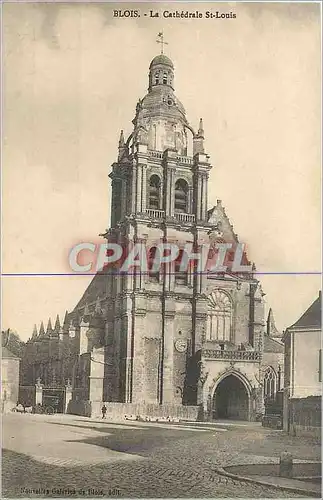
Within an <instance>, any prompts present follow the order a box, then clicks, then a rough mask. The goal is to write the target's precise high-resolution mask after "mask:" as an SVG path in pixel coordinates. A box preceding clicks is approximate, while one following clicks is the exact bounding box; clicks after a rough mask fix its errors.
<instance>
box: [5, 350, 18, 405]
mask: <svg viewBox="0 0 323 500" xmlns="http://www.w3.org/2000/svg"><path fill="white" fill-rule="evenodd" d="M19 368H20V359H19V358H18V357H17V356H16V355H15V354H13V353H12V352H11V351H9V349H8V348H7V347H2V352H1V410H2V412H8V411H10V410H11V409H12V408H14V407H15V406H16V405H17V403H18V393H19Z"/></svg>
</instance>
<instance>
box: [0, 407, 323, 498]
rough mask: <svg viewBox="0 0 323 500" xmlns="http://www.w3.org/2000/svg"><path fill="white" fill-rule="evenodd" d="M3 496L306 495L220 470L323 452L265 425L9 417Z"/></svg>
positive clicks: (5, 423)
mask: <svg viewBox="0 0 323 500" xmlns="http://www.w3.org/2000/svg"><path fill="white" fill-rule="evenodd" d="M2 447H3V452H2V454H3V460H2V495H3V497H5V498H19V497H26V496H28V497H30V498H35V497H38V498H45V497H67V496H68V497H74V498H80V497H88V498H96V497H123V498H143V497H145V498H152V497H154V498H176V497H181V498H206V497H207V498H210V497H213V498H214V497H221V498H224V497H230V498H232V497H233V498H234V497H235V498H277V497H279V498H291V497H295V498H296V497H304V495H298V494H297V493H292V492H290V491H284V490H280V491H279V494H278V492H277V489H276V488H274V487H270V486H263V485H258V484H252V483H247V482H241V481H236V480H234V479H231V478H228V477H224V476H222V475H221V474H219V472H218V471H217V469H218V468H220V467H225V466H229V465H235V464H253V463H260V464H261V463H277V462H278V460H279V456H280V453H281V452H282V451H290V452H291V453H292V455H293V457H294V458H295V459H298V460H308V461H317V460H320V457H321V449H320V446H319V445H317V444H315V442H311V441H308V440H305V439H302V438H299V437H298V438H294V437H291V436H287V435H286V434H284V433H283V432H282V431H273V430H270V429H264V428H262V427H261V425H260V424H259V423H241V422H229V423H228V422H217V423H216V424H215V425H214V424H213V425H210V424H206V423H195V422H188V423H179V424H171V423H167V424H166V423H165V424H164V423H149V422H124V423H121V422H110V421H105V420H99V419H97V420H94V419H90V418H83V417H77V416H73V415H32V414H14V413H13V414H8V415H4V416H3V442H2Z"/></svg>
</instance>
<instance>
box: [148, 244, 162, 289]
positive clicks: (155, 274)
mask: <svg viewBox="0 0 323 500" xmlns="http://www.w3.org/2000/svg"><path fill="white" fill-rule="evenodd" d="M156 251H157V248H156V247H151V248H150V249H149V251H148V257H147V262H148V270H149V271H148V276H149V281H152V282H155V283H158V282H159V271H155V270H154V269H153V265H154V262H155V257H156ZM157 257H158V256H157Z"/></svg>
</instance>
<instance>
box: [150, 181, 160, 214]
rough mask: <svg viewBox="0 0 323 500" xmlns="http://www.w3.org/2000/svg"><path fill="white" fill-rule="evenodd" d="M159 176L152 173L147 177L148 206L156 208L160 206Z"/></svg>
mask: <svg viewBox="0 0 323 500" xmlns="http://www.w3.org/2000/svg"><path fill="white" fill-rule="evenodd" d="M160 186H161V183H160V178H159V177H158V175H155V174H154V175H152V176H151V177H150V179H149V198H148V208H151V209H155V210H158V209H159V208H160Z"/></svg>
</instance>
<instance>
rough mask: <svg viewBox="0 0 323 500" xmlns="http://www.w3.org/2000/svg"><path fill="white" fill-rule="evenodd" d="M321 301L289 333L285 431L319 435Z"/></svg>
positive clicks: (314, 303)
mask: <svg viewBox="0 0 323 500" xmlns="http://www.w3.org/2000/svg"><path fill="white" fill-rule="evenodd" d="M321 316H322V299H321V292H320V294H319V296H318V297H317V299H316V300H315V301H314V302H313V303H312V304H311V306H310V307H309V308H308V309H307V310H306V311H305V312H304V314H303V315H302V316H301V317H300V318H299V320H298V321H296V323H294V324H293V325H292V326H290V327H289V328H287V329H286V331H285V334H284V337H283V341H284V345H285V398H284V428H285V429H286V430H287V431H289V432H292V433H294V434H313V435H320V432H321V395H322V337H321V330H322V326H321Z"/></svg>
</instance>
